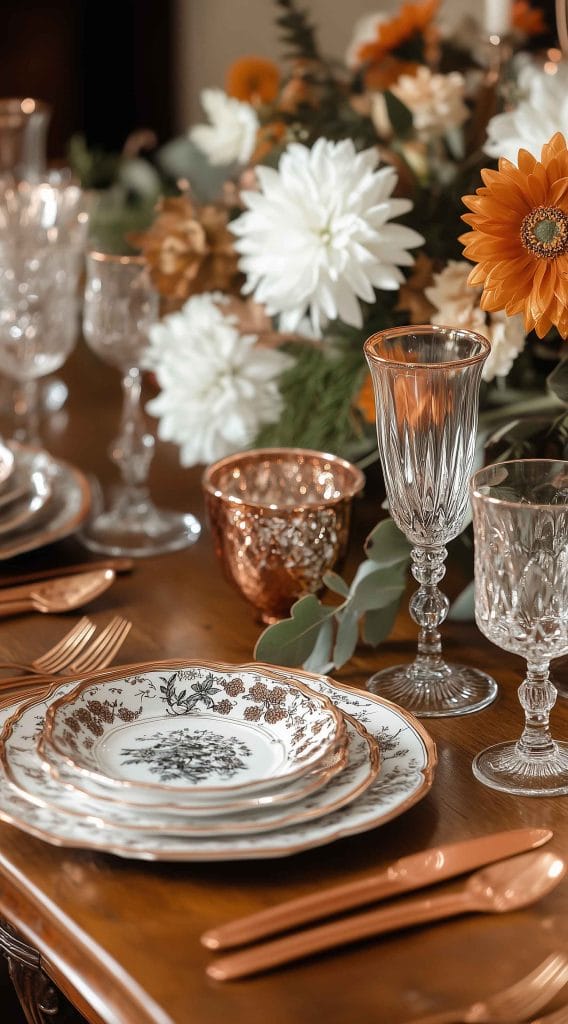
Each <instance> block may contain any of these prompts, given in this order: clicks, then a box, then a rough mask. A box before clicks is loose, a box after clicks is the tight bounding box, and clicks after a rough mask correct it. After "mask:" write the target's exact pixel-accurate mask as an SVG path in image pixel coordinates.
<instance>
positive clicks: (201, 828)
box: [0, 684, 379, 837]
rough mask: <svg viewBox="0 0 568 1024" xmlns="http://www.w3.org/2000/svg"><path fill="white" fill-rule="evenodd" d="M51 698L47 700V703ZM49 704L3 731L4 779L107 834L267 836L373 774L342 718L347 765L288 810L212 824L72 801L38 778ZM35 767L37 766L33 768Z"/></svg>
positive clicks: (322, 810)
mask: <svg viewBox="0 0 568 1024" xmlns="http://www.w3.org/2000/svg"><path fill="white" fill-rule="evenodd" d="M72 686H73V684H64V685H63V686H62V687H61V688H59V689H58V690H57V695H56V699H58V700H60V699H62V697H64V696H65V695H66V692H68V691H69V690H70V689H72ZM54 697H55V695H53V696H52V698H51V699H52V700H53V699H54ZM48 706H49V700H44V701H39V702H37V703H34V702H32V703H31V704H30V705H28V706H26V707H22V708H21V709H20V710H19V711H18V712H17V713H16V714H15V715H14V716H13V719H12V721H11V722H10V724H9V725H8V726H7V728H6V732H5V737H4V746H3V750H2V754H1V755H0V756H1V757H2V760H3V764H4V768H5V771H6V777H7V778H8V779H9V781H10V782H11V783H12V784H13V785H14V786H15V787H16V788H18V789H19V790H20V791H21V792H22V793H23V794H24V795H25V796H26V797H27V798H28V799H30V800H32V801H33V802H34V803H39V804H41V805H43V806H45V807H51V808H52V809H55V810H60V811H64V812H66V813H67V814H70V815H74V816H79V817H82V818H84V817H85V815H88V816H89V817H91V818H93V819H94V818H97V819H99V820H100V822H101V823H102V825H103V826H106V827H109V828H114V827H117V828H123V829H128V830H129V829H134V830H135V831H136V832H137V833H142V832H146V831H148V832H150V833H159V834H161V835H162V836H168V835H172V836H179V835H183V836H206V837H208V836H214V835H223V836H225V835H245V834H247V833H251V834H252V833H262V832H270V831H273V830H274V829H279V828H284V827H286V826H288V825H297V824H299V823H300V822H303V821H309V820H311V819H315V818H318V817H323V815H325V814H330V813H331V812H332V811H335V810H338V809H339V808H340V807H343V806H345V805H346V804H347V803H349V802H350V801H351V800H354V799H356V798H357V797H358V796H360V795H361V794H362V793H364V792H365V790H366V789H367V788H368V787H369V786H370V785H372V783H373V782H374V780H375V778H376V776H377V773H378V770H379V749H378V744H377V741H376V740H375V739H374V738H373V737H372V736H370V735H369V733H368V732H367V730H366V729H365V727H364V726H363V725H361V723H360V722H357V721H356V720H355V719H353V718H351V717H350V716H347V718H346V733H347V741H348V742H347V747H348V755H347V765H346V768H345V770H344V771H343V772H342V773H341V775H339V776H336V777H335V778H333V779H332V780H331V781H330V782H329V784H328V785H326V786H323V787H321V788H320V789H319V790H318V791H317V792H316V793H314V794H313V795H311V796H310V797H309V798H305V799H302V800H299V801H297V802H296V803H294V804H293V805H292V806H290V807H276V808H274V807H270V806H269V807H268V808H264V807H263V806H262V793H261V794H259V808H258V809H256V810H254V811H249V812H248V813H246V814H233V815H229V814H226V815H224V816H217V817H213V818H199V819H197V820H195V819H193V820H192V819H191V818H186V819H183V818H180V817H177V816H175V815H173V816H172V815H171V814H168V813H167V812H164V811H163V810H162V809H161V808H156V807H147V808H142V807H137V808H132V807H128V806H126V805H124V804H122V803H121V802H120V800H114V801H111V802H109V801H108V800H107V801H106V802H104V803H102V802H101V801H100V800H97V798H96V797H91V796H86V795H85V794H80V795H78V794H77V792H76V791H74V790H73V789H72V788H70V787H68V786H66V785H62V784H61V783H60V782H58V781H57V780H56V779H54V778H53V776H51V775H50V773H49V772H48V773H45V772H43V773H40V774H39V775H38V772H37V768H38V752H37V744H35V745H34V737H35V736H36V735H37V733H38V730H41V729H42V727H43V723H44V721H45V712H46V710H47V707H48ZM39 767H41V765H39Z"/></svg>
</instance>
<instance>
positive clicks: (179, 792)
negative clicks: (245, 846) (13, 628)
mask: <svg viewBox="0 0 568 1024" xmlns="http://www.w3.org/2000/svg"><path fill="white" fill-rule="evenodd" d="M344 742H345V730H344V725H343V719H342V716H341V714H340V713H339V711H338V710H337V709H336V708H335V707H334V706H333V704H332V703H331V701H329V699H328V698H327V697H325V696H322V695H321V694H316V693H314V692H312V691H311V690H309V689H308V687H306V686H305V685H304V684H303V683H301V682H298V681H297V680H294V681H289V680H282V679H281V678H280V677H279V676H276V675H274V674H273V673H272V672H271V671H270V669H262V670H259V669H255V668H254V667H249V668H248V669H244V670H241V667H240V666H238V665H237V666H231V665H221V664H219V663H216V662H199V661H180V662H179V663H178V665H177V667H175V668H172V667H171V666H170V667H169V666H166V665H164V663H163V662H154V663H152V664H149V665H148V668H147V669H146V671H144V672H142V673H138V674H136V675H131V676H125V675H124V674H120V673H119V672H117V675H116V676H115V677H114V678H113V679H107V680H105V681H104V682H89V681H88V679H87V680H85V681H83V682H82V683H80V684H79V685H78V686H77V687H76V688H75V689H74V690H73V691H72V693H70V694H68V695H67V696H64V697H61V698H60V699H59V700H56V701H54V703H53V704H52V706H51V707H50V708H49V711H48V713H47V716H46V722H45V729H44V736H43V748H44V749H45V748H46V747H47V746H49V747H50V748H51V752H52V756H51V757H50V761H51V763H52V764H57V763H58V762H59V763H61V762H62V761H63V762H65V763H66V764H67V765H68V766H69V767H70V768H72V769H74V770H75V771H76V772H77V774H78V775H83V776H88V777H90V778H91V779H93V780H96V781H97V782H98V784H99V785H100V786H103V787H106V788H107V790H109V791H113V792H114V793H115V794H116V795H117V796H118V795H119V794H120V796H124V799H125V800H128V799H129V794H136V795H137V797H138V798H145V800H146V803H147V804H149V803H154V804H162V805H163V804H164V802H171V801H172V799H173V798H175V802H176V803H180V804H181V803H183V802H184V801H188V803H190V804H195V803H197V802H201V803H204V804H207V805H210V806H213V805H214V804H215V803H218V802H219V801H221V802H223V803H226V802H227V799H228V798H229V797H230V796H236V797H239V796H243V795H247V796H249V795H251V794H253V793H255V794H256V793H259V792H261V791H263V790H266V789H272V788H274V787H276V786H278V785H281V784H283V783H287V782H290V781H291V780H293V779H295V778H298V777H300V776H302V777H303V776H305V775H306V774H307V773H308V772H309V771H311V770H312V769H313V768H315V767H317V766H318V765H320V764H321V762H322V761H323V759H324V758H325V757H326V756H327V755H329V754H330V753H331V752H332V751H333V750H335V749H337V747H338V746H340V745H342V744H343V743H344Z"/></svg>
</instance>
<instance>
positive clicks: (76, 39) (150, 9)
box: [0, 0, 554, 158]
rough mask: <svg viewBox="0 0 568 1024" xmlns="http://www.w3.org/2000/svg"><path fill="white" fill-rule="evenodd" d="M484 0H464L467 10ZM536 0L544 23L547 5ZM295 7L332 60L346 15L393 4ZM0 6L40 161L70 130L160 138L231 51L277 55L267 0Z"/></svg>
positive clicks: (4, 65)
mask: <svg viewBox="0 0 568 1024" xmlns="http://www.w3.org/2000/svg"><path fill="white" fill-rule="evenodd" d="M494 2H500V0H476V11H477V12H478V13H482V12H483V9H484V3H489V4H490V3H494ZM501 2H502V0H501ZM542 2H543V0H541V3H542ZM400 3H402V0H400ZM544 3H546V5H547V6H548V7H549V8H550V17H549V21H550V22H551V23H552V18H553V15H552V10H553V6H554V0H544ZM300 4H301V6H302V7H303V8H304V9H306V10H307V11H309V13H310V15H311V18H312V21H313V22H314V24H315V25H316V26H317V29H318V36H319V39H320V44H321V48H322V50H323V51H324V52H325V53H327V54H329V55H333V56H337V57H342V56H343V55H344V53H345V50H346V47H347V44H348V42H349V40H350V38H351V33H352V30H353V25H354V23H355V21H356V20H357V18H359V17H361V15H363V14H367V13H369V12H372V11H376V10H393V9H394V8H396V7H397V6H399V0H375V2H373V0H347V2H346V0H300ZM468 9H469V10H471V0H443V2H442V5H441V15H442V17H443V18H444V19H446V20H450V21H455V20H457V19H459V17H460V15H461V14H462V12H464V11H467V10H468ZM0 11H1V13H2V31H1V32H0V96H25V95H28V96H34V97H36V98H39V99H43V100H47V101H48V102H49V103H51V104H52V106H53V122H52V126H51V132H50V141H49V148H50V155H51V156H52V157H59V158H61V157H63V156H64V154H65V146H66V143H67V140H68V139H69V137H70V135H71V134H72V133H73V132H79V131H81V132H84V134H85V135H86V137H87V141H88V143H89V145H91V146H95V145H98V146H101V147H103V148H105V149H109V150H119V149H120V148H121V146H122V143H123V141H124V139H125V138H126V136H127V135H128V134H129V133H130V132H132V131H134V130H136V129H138V128H142V127H150V128H152V129H153V130H154V131H155V132H156V133H157V136H158V139H159V141H160V142H163V141H165V140H166V139H167V138H169V137H171V136H172V134H173V133H174V132H182V131H185V130H186V129H187V127H188V125H189V124H190V123H191V122H194V121H195V120H197V119H198V118H199V117H200V105H199V93H200V91H201V89H202V88H204V87H205V86H222V85H223V83H224V78H225V71H226V68H227V65H228V64H230V62H231V61H232V60H234V59H235V58H236V57H240V56H244V55H247V54H254V53H256V54H263V55H265V56H268V57H272V58H273V59H278V58H279V57H280V50H279V46H278V38H277V32H276V28H275V24H274V17H275V4H274V2H273V0H1V3H0Z"/></svg>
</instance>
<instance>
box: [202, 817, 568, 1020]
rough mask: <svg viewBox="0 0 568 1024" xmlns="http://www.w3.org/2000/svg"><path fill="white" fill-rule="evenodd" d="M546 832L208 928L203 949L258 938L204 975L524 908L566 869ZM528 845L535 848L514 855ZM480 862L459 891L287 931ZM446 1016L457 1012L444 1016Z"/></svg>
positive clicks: (400, 867)
mask: <svg viewBox="0 0 568 1024" xmlns="http://www.w3.org/2000/svg"><path fill="white" fill-rule="evenodd" d="M551 835H552V833H551V832H549V831H547V830H545V829H518V830H512V831H509V832H502V833H498V834H494V835H489V836H484V837H480V838H478V839H473V840H469V841H466V842H463V843H457V844H454V845H450V846H446V847H437V848H434V849H431V850H427V851H424V852H422V853H418V854H414V855H412V856H410V857H405V858H403V859H401V860H399V861H396V862H395V863H394V864H393V865H391V866H390V868H388V869H386V870H385V871H383V872H381V873H380V874H377V875H374V876H372V877H371V878H368V879H362V880H360V881H358V882H354V883H348V884H346V885H343V886H337V887H334V888H331V889H328V890H324V891H323V892H319V893H316V894H314V895H311V896H308V897H304V898H303V899H298V900H294V901H290V902H288V903H284V904H282V905H281V906H280V907H274V908H271V909H270V910H269V911H263V912H261V913H259V914H255V915H251V916H250V917H246V918H242V919H240V920H237V921H233V922H229V923H228V924H225V925H222V926H220V927H218V928H215V929H211V930H210V931H208V932H206V933H205V934H204V935H203V936H202V943H203V945H205V946H206V947H207V948H208V949H214V950H221V949H229V948H231V947H235V946H241V945H245V944H248V943H253V942H254V943H257V944H255V945H250V946H249V948H247V949H244V950H242V951H239V952H235V953H230V954H228V955H227V956H224V957H221V958H219V959H217V960H215V961H213V962H212V963H211V964H210V965H209V967H208V968H207V974H208V975H209V977H211V978H214V979H215V980H216V981H229V980H232V979H235V978H240V977H245V976H247V975H251V974H257V973H259V972H261V971H265V970H268V969H269V968H272V967H276V966H278V965H280V964H284V963H288V962H290V961H293V960H297V959H300V958H302V957H305V956H312V955H313V954H315V953H318V952H321V951H323V950H327V949H332V948H335V947H337V946H341V945H346V944H348V943H350V942H355V941H359V940H361V939H364V938H368V937H370V936H375V935H382V934H386V933H389V932H394V931H396V930H398V929H402V928H407V927H410V926H413V925H417V924H425V923H427V922H431V921H438V920H442V919H446V918H450V917H454V916H458V915H461V914H466V913H505V912H508V911H513V910H517V909H520V908H521V907H526V906H529V905H530V904H531V903H534V902H536V901H537V900H539V899H541V898H542V897H543V896H545V895H546V894H547V893H548V892H550V891H552V889H554V888H555V887H556V886H557V885H558V884H559V882H560V881H561V880H562V878H563V877H564V875H565V874H566V870H567V868H566V865H565V863H564V861H563V860H562V859H561V858H560V857H559V856H557V855H556V854H554V853H551V852H548V851H542V850H537V849H536V848H537V847H539V846H541V845H542V844H544V843H546V842H547V841H548V840H549V839H550V838H551ZM527 850H529V851H533V852H528V853H524V854H522V855H519V856H512V855H513V854H521V851H527ZM486 865H489V866H486ZM479 867H481V868H482V870H478V871H476V872H475V873H474V874H471V875H469V877H468V878H466V879H465V880H464V881H463V883H462V885H461V886H460V888H459V889H457V890H455V889H454V890H453V891H450V892H447V891H444V890H442V891H440V892H438V891H436V892H435V893H434V894H432V895H428V896H425V897H422V898H415V899H412V900H403V901H398V902H396V903H394V904H392V905H388V906H387V907H380V908H377V909H372V910H367V911H365V912H363V913H358V914H355V915H351V916H349V917H343V918H341V919H339V920H336V921H332V922H330V923H326V924H322V925H318V926H316V927H312V928H308V929H304V930H301V931H289V929H291V928H293V927H295V926H298V925H302V924H307V923H308V922H311V921H316V920H318V919H320V918H323V917H329V916H331V915H333V914H337V913H339V912H340V911H345V910H350V909H353V908H356V907H360V906H362V905H363V904H366V903H371V902H376V901H378V900H384V899H387V898H389V897H392V896H397V895H400V894H402V893H407V892H410V891H411V890H416V889H421V888H424V887H427V886H431V885H435V884H436V883H437V882H440V881H443V880H446V879H449V878H453V877H455V876H458V875H464V874H465V873H466V872H469V871H471V870H472V869H473V868H479ZM281 931H288V934H286V935H285V936H284V937H282V938H278V939H275V940H272V941H270V942H259V941H258V940H260V939H264V938H266V937H267V936H268V935H273V934H275V933H277V932H281ZM566 981H568V967H567V973H566ZM564 983H565V982H563V984H564ZM548 998H549V999H550V998H551V997H550V996H549V997H548ZM540 1005H541V1006H542V1005H544V1003H541V1004H540ZM537 1009H538V1007H537ZM444 1019H445V1018H444ZM450 1019H451V1020H454V1019H456V1020H459V1019H461V1018H459V1017H457V1018H456V1017H455V1016H454V1017H451V1018H449V1017H448V1020H450ZM502 1019H503V1020H504V1019H505V1018H502ZM436 1020H437V1018H436Z"/></svg>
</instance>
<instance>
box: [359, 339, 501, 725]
mask: <svg viewBox="0 0 568 1024" xmlns="http://www.w3.org/2000/svg"><path fill="white" fill-rule="evenodd" d="M489 351H490V346H489V342H488V341H487V340H486V339H485V338H483V337H481V336H480V335H477V334H474V333H472V332H470V331H462V330H454V329H453V328H450V327H432V326H430V325H426V326H417V327H400V328H395V329H393V330H389V331H383V332H381V333H379V334H374V335H372V337H370V338H369V339H368V340H367V341H366V342H365V355H366V357H367V362H368V364H369V367H370V370H371V376H372V380H373V387H374V393H375V406H376V412H377V436H378V447H379V454H380V457H381V463H382V467H383V475H384V480H385V486H386V492H387V497H388V501H389V507H390V513H391V516H392V518H393V519H394V521H395V523H396V524H397V526H398V527H399V528H400V529H401V530H402V532H403V533H404V534H405V536H406V537H407V538H408V540H409V541H410V542H411V543H412V544H413V545H414V547H413V549H412V574H413V576H414V578H415V579H416V580H417V582H418V583H419V584H420V587H419V589H418V590H417V591H416V593H415V594H414V595H413V597H412V598H411V601H410V614H411V615H412V618H413V619H414V621H415V622H416V623H417V624H418V626H419V627H420V632H419V635H418V654H417V657H416V658H415V660H414V661H413V662H412V663H411V664H409V665H397V666H395V667H393V668H387V669H384V670H383V671H382V672H377V673H376V674H375V675H374V676H372V677H371V679H369V681H368V683H367V686H368V688H369V689H370V690H371V691H373V692H375V693H379V694H380V695H381V696H383V697H387V698H389V699H390V700H393V701H395V702H397V703H399V704H402V705H403V706H404V707H407V708H409V709H410V710H411V711H413V712H414V713H415V714H417V715H421V716H423V717H439V716H443V715H464V714H467V713H468V712H472V711H477V710H479V709H480V708H484V707H485V706H486V705H487V704H490V703H491V701H492V700H493V699H494V698H495V696H496V693H497V687H496V684H495V682H494V680H493V679H491V678H490V676H487V675H485V673H483V672H480V671H479V670H477V669H475V668H470V667H467V666H464V665H452V664H448V663H447V662H446V661H445V660H444V658H443V657H442V653H441V640H440V633H439V630H438V627H439V626H440V625H441V623H442V622H443V621H444V619H445V617H446V615H447V612H448V607H449V602H448V599H447V597H446V596H445V595H444V594H442V593H441V591H440V590H439V589H438V583H439V582H440V580H441V579H442V578H443V576H444V574H445V568H444V559H445V557H446V554H447V552H446V548H445V547H444V545H445V544H446V543H447V542H448V541H450V540H452V539H453V538H454V537H456V536H457V535H458V534H459V532H460V530H461V529H462V526H463V524H464V521H465V518H466V515H467V511H468V493H467V484H468V480H469V476H470V474H471V470H472V466H473V458H474V453H475V437H476V428H477V405H478V394H479V385H480V381H481V370H482V367H483V363H484V361H485V359H486V358H487V356H488V355H489Z"/></svg>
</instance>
